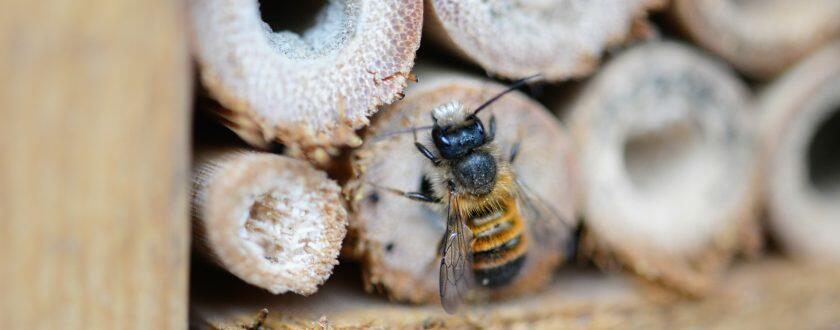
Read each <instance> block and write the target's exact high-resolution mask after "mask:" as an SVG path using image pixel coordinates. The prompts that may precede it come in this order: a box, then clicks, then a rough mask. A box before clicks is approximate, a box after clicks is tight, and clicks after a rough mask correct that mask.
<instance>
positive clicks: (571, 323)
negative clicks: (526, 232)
mask: <svg viewBox="0 0 840 330" xmlns="http://www.w3.org/2000/svg"><path fill="white" fill-rule="evenodd" d="M557 275H558V276H557V278H556V280H555V281H554V283H553V284H552V285H551V286H550V287H549V288H547V289H545V290H542V291H541V292H540V293H538V294H535V295H532V296H527V297H522V298H519V299H513V300H509V301H503V302H498V303H494V304H490V305H487V306H482V307H480V308H476V309H474V310H471V311H470V312H469V313H466V314H461V315H446V314H445V313H444V312H443V311H442V310H441V309H440V308H438V307H437V306H410V305H401V304H393V303H389V302H387V301H384V300H381V299H375V298H372V297H370V296H366V295H365V294H364V293H363V292H362V291H361V290H360V289H359V288H358V286H357V285H356V283H354V282H352V281H348V282H342V281H330V283H327V285H326V286H325V287H324V288H323V289H322V290H321V291H319V292H318V293H317V294H315V295H314V296H312V297H308V298H301V297H287V296H268V295H266V294H265V293H262V292H255V291H254V290H249V288H245V287H242V286H241V285H233V284H234V283H220V282H216V281H211V282H209V283H205V284H201V283H199V284H197V286H198V287H199V288H212V290H204V291H203V292H204V293H205V294H204V295H202V296H200V297H199V296H196V297H193V299H194V301H195V306H196V308H195V313H194V314H195V316H196V318H195V322H194V323H193V325H194V326H196V328H198V329H242V328H244V327H245V326H249V325H255V324H257V323H258V322H259V321H260V320H262V322H261V323H260V324H261V325H263V326H264V327H266V328H271V329H287V328H291V329H298V328H309V329H311V328H316V329H318V328H321V329H323V328H327V329H329V328H336V329H379V328H386V329H390V328H393V329H476V328H477V329H578V328H580V329H625V328H628V329H689V328H711V329H776V328H778V329H831V328H834V327H836V326H837V324H840V314H838V313H837V310H838V309H840V299H837V296H838V295H840V281H838V280H837V279H838V278H840V269H838V268H837V267H829V266H827V265H808V266H803V265H799V264H796V263H793V262H791V261H785V260H781V259H779V258H774V259H770V260H761V261H759V262H756V263H750V264H741V265H736V266H735V267H734V269H732V271H731V272H729V273H728V274H727V275H726V276H725V280H724V281H723V283H721V284H722V285H721V286H720V287H718V288H716V289H715V290H714V292H713V294H712V295H710V296H709V297H707V298H706V299H703V300H700V301H693V300H682V299H678V300H669V301H667V302H666V303H661V302H657V301H652V300H651V299H650V297H649V296H647V295H645V294H643V293H644V292H641V291H639V290H635V288H634V286H633V285H632V283H629V282H628V281H627V280H626V278H623V277H621V276H614V275H610V274H603V273H597V272H592V271H585V270H574V271H570V270H568V269H567V270H565V271H560V272H559V274H557ZM210 292H212V293H213V294H209V293H210ZM263 309H265V310H266V311H267V312H268V313H267V318H265V319H260V316H261V315H263V314H260V312H261V310H263Z"/></svg>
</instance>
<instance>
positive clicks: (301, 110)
mask: <svg viewBox="0 0 840 330" xmlns="http://www.w3.org/2000/svg"><path fill="white" fill-rule="evenodd" d="M188 3H189V10H190V28H191V31H192V44H193V50H194V54H195V56H196V58H197V60H198V64H199V68H200V72H201V81H202V82H203V83H204V86H205V87H206V88H207V89H208V90H209V92H210V94H211V95H212V96H213V97H214V98H216V99H217V100H218V101H219V102H220V103H221V104H222V105H223V108H226V109H230V111H223V112H219V115H220V116H221V117H222V118H223V121H224V122H225V124H226V125H227V126H228V127H230V128H231V129H232V130H234V131H235V132H236V133H237V134H239V136H240V137H242V138H243V139H244V140H246V141H247V142H249V143H250V144H252V145H254V146H257V147H264V146H265V145H267V144H268V143H269V142H272V141H279V142H280V143H283V144H285V145H286V146H287V147H288V149H287V150H288V153H289V154H291V155H301V154H307V155H309V156H313V157H314V158H315V159H316V160H319V161H320V160H324V159H325V158H326V154H324V151H325V150H326V151H330V152H332V151H334V150H335V149H334V148H331V146H341V145H358V144H359V143H361V140H359V138H358V137H357V136H356V135H355V132H354V131H355V129H358V128H361V127H362V126H364V125H366V124H367V123H368V118H367V117H368V116H369V115H372V114H373V113H374V112H376V110H377V107H378V106H380V105H382V104H388V103H391V102H393V101H395V100H398V99H400V98H401V97H402V91H403V89H404V88H405V86H406V84H407V82H408V81H409V80H412V79H413V76H412V75H411V74H410V70H411V67H412V66H413V63H414V53H415V51H416V50H417V48H418V46H419V44H420V31H421V28H422V10H423V8H422V3H421V0H407V1H390V0H346V1H330V2H329V3H328V4H327V5H326V6H325V7H324V8H323V9H322V10H321V12H320V13H319V14H318V15H317V18H316V19H315V20H314V23H313V24H312V26H311V27H310V28H308V29H304V30H305V32H302V33H296V32H293V31H294V30H296V29H300V28H301V26H297V25H295V26H289V27H283V28H282V31H279V32H275V31H272V27H271V26H270V25H269V24H267V23H265V22H263V21H262V20H260V14H261V13H260V10H259V6H260V5H259V2H258V1H257V0H234V1H227V0H190V1H188ZM297 5H298V6H302V5H303V4H300V3H299V4H297ZM290 6H291V5H290ZM269 9H270V8H269ZM269 9H266V10H269ZM288 11H289V12H288V13H282V12H280V10H274V11H272V12H270V13H262V14H263V16H266V17H268V16H272V15H280V16H282V17H280V18H278V19H277V21H283V22H286V21H289V20H292V21H300V20H301V18H300V17H297V16H299V15H300V13H298V12H297V11H295V10H294V9H290V10H288ZM284 15H285V16H284Z"/></svg>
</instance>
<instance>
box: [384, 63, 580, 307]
mask: <svg viewBox="0 0 840 330" xmlns="http://www.w3.org/2000/svg"><path fill="white" fill-rule="evenodd" d="M537 76H538V75H537ZM537 76H531V77H527V78H524V79H522V80H519V81H517V82H515V83H514V84H513V85H511V86H510V87H509V88H507V89H506V90H504V91H503V92H500V93H498V94H496V95H495V96H493V97H492V98H490V99H489V100H487V101H485V102H484V103H483V104H481V105H480V106H478V107H477V108H475V109H472V110H471V109H468V108H467V107H465V106H464V105H463V104H462V103H461V102H459V101H457V100H455V101H451V102H449V103H446V104H443V105H440V106H437V107H435V108H434V109H432V111H431V117H432V121H433V125H431V126H426V127H418V128H412V129H410V130H409V131H408V132H411V133H413V134H414V146H415V148H416V149H417V150H418V152H420V153H421V154H422V155H423V156H424V157H425V158H426V159H428V160H429V162H430V166H429V170H428V173H426V174H425V176H424V184H423V185H422V186H421V189H420V191H415V192H406V191H401V190H398V189H393V188H385V189H387V190H389V191H391V192H394V193H397V194H400V195H402V196H404V197H407V198H410V199H412V200H416V201H420V202H427V203H434V204H439V205H442V206H443V207H444V208H445V212H444V213H445V214H446V229H445V232H444V234H443V237H442V238H441V241H440V242H439V244H438V246H439V248H438V255H439V258H440V270H439V276H440V284H439V288H440V298H441V303H442V305H443V307H444V309H445V310H446V311H447V312H448V313H455V312H456V311H457V310H458V308H459V306H461V304H462V303H463V301H464V300H465V298H466V297H468V296H469V295H470V292H471V291H473V290H494V289H500V288H504V287H505V286H507V285H509V284H511V283H513V282H514V281H515V280H516V278H517V277H518V276H519V275H520V273H521V272H522V270H523V269H524V266H525V264H526V263H527V261H528V259H529V254H530V253H531V252H533V251H534V250H535V249H536V248H548V249H551V248H558V249H559V248H561V247H560V246H559V245H560V243H559V242H560V241H561V240H562V237H565V235H566V234H565V229H567V228H568V225H567V224H566V222H565V221H564V220H563V219H562V218H561V217H560V216H558V214H557V212H556V211H555V210H554V209H553V208H552V207H550V206H549V205H547V204H546V203H544V202H542V200H541V199H540V198H539V197H538V196H536V195H535V194H534V193H533V192H532V191H531V190H530V189H529V188H528V187H527V186H526V185H525V184H524V183H523V182H522V181H521V180H519V178H518V177H517V175H516V173H515V171H514V169H513V167H512V164H513V162H514V161H515V160H516V156H517V154H518V151H519V146H520V143H519V142H517V143H516V144H514V145H513V146H512V147H511V148H510V152H509V154H508V155H506V156H503V155H502V152H501V148H500V146H499V145H498V143H497V142H496V141H495V140H494V139H495V135H496V120H495V117H494V116H491V117H490V118H489V121H488V124H487V126H485V124H484V122H483V121H482V119H481V118H479V117H478V114H479V112H481V111H482V110H484V109H486V108H487V107H488V106H490V105H491V104H493V102H495V101H496V100H498V99H499V98H501V97H502V96H504V95H505V94H507V93H509V92H511V91H514V90H516V89H517V88H519V87H521V86H522V85H524V84H525V83H526V82H527V81H528V80H529V79H533V78H536V77H537ZM424 129H431V134H430V140H431V142H432V144H433V146H431V147H429V146H427V145H425V144H423V143H421V142H419V141H418V139H417V132H418V131H420V130H424ZM399 133H406V132H405V131H403V132H395V134H399ZM387 135H390V134H386V135H385V136H387ZM370 184H372V185H376V184H374V183H370Z"/></svg>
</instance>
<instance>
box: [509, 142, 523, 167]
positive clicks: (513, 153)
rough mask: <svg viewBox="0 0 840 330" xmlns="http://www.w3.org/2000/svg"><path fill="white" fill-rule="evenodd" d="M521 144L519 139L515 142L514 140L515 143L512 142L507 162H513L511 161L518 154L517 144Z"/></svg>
mask: <svg viewBox="0 0 840 330" xmlns="http://www.w3.org/2000/svg"><path fill="white" fill-rule="evenodd" d="M521 144H522V143H521V142H520V141H517V142H516V143H514V144H513V146H512V147H511V148H510V156H508V162H509V163H511V164H513V161H514V160H516V156H518V155H519V146H520V145H521Z"/></svg>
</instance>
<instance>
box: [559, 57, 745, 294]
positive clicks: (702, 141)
mask: <svg viewBox="0 0 840 330" xmlns="http://www.w3.org/2000/svg"><path fill="white" fill-rule="evenodd" d="M750 107H751V106H750V101H749V96H748V93H747V90H746V88H745V87H744V86H743V85H742V84H741V83H740V82H739V81H738V80H737V79H736V78H735V76H734V74H733V73H732V72H730V71H728V70H727V69H725V68H724V66H723V65H721V64H720V63H717V62H715V61H712V60H710V59H708V58H706V57H704V56H703V55H701V54H700V53H699V52H697V51H696V50H694V49H691V48H688V47H686V46H682V45H679V44H674V43H662V42H655V43H649V44H646V45H641V46H638V47H636V48H634V49H632V50H629V51H627V52H625V53H623V54H621V55H620V56H618V57H617V58H615V60H613V61H612V62H611V63H609V64H607V66H606V67H605V68H604V70H602V71H601V72H600V73H599V74H598V75H596V77H595V78H594V79H593V80H592V81H591V82H590V83H589V84H588V85H587V86H586V87H585V88H584V90H583V92H582V95H580V97H579V99H578V100H577V101H576V103H575V104H574V105H573V106H572V109H571V121H572V124H571V127H572V132H573V135H574V136H575V139H576V141H577V145H578V148H579V152H578V155H579V160H580V163H579V168H580V169H581V175H582V177H581V179H582V181H583V183H582V187H583V190H582V198H581V200H583V210H584V213H585V219H586V223H585V226H586V229H587V230H586V232H587V235H586V236H587V237H586V239H585V240H584V242H585V244H584V247H583V249H584V250H586V251H588V252H589V254H592V255H593V257H595V259H596V262H598V263H600V264H601V265H616V263H612V262H610V261H611V260H612V261H618V263H617V264H618V265H622V266H626V267H627V268H629V269H631V270H632V271H634V272H635V273H637V274H638V275H640V276H641V277H642V278H644V279H647V280H650V281H653V282H658V283H660V284H664V285H665V286H667V287H670V288H675V289H677V290H679V291H682V292H685V293H689V294H694V295H699V294H703V293H704V292H706V291H708V290H709V289H710V288H711V286H712V285H713V283H714V281H715V279H716V277H717V275H718V273H719V272H720V271H721V270H722V268H724V266H725V265H726V264H727V262H728V260H729V259H730V257H731V256H732V255H734V254H735V253H736V251H737V250H738V249H739V248H740V247H742V246H744V245H754V244H752V243H754V242H753V241H752V240H753V239H755V238H756V237H758V235H756V234H755V231H754V230H755V222H754V220H755V212H754V211H755V210H754V208H755V200H756V195H757V194H758V192H757V190H758V188H757V175H756V174H757V171H755V166H756V163H755V158H756V154H757V152H756V150H755V141H754V137H753V135H754V127H753V125H752V123H753V122H754V121H755V120H754V119H753V118H754V115H755V114H754V113H753V112H752V111H751V109H750ZM747 243H749V244H747ZM613 258H614V259H613Z"/></svg>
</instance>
